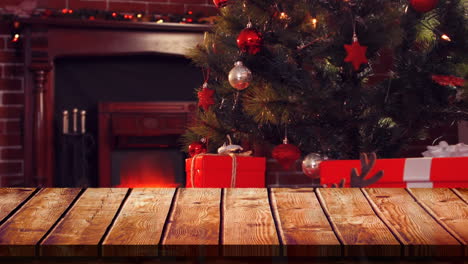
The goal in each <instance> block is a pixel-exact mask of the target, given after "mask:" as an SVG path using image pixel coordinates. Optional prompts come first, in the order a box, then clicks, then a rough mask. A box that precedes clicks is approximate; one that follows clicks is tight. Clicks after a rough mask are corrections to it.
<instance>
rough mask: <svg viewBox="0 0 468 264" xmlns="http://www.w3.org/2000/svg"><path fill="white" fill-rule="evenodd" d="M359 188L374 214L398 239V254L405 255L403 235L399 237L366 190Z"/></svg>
mask: <svg viewBox="0 0 468 264" xmlns="http://www.w3.org/2000/svg"><path fill="white" fill-rule="evenodd" d="M360 190H361V192H362V194H363V195H364V197H365V198H366V200H367V202H368V203H369V205H370V207H371V209H372V211H374V214H375V215H376V216H377V217H378V218H379V219H380V221H382V222H383V223H384V225H385V226H386V227H387V228H388V230H389V231H390V233H391V234H392V235H393V236H394V237H395V239H396V240H397V241H398V243H400V256H404V255H405V245H406V244H405V243H404V242H403V241H404V239H403V237H401V235H400V233H398V231H397V230H396V229H395V228H394V227H393V226H392V224H390V222H389V221H388V220H387V218H385V216H384V215H383V213H382V211H380V209H379V207H378V206H377V204H376V203H374V201H373V200H372V199H371V197H370V195H369V194H368V193H367V191H366V190H364V189H363V188H360Z"/></svg>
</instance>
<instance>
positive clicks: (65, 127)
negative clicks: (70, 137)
mask: <svg viewBox="0 0 468 264" xmlns="http://www.w3.org/2000/svg"><path fill="white" fill-rule="evenodd" d="M62 122H63V129H62V132H63V134H68V122H69V121H68V111H67V110H65V111H63V118H62Z"/></svg>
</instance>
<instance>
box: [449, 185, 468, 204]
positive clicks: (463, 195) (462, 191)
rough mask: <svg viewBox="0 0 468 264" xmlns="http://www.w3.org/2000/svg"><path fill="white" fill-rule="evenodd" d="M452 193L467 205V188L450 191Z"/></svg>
mask: <svg viewBox="0 0 468 264" xmlns="http://www.w3.org/2000/svg"><path fill="white" fill-rule="evenodd" d="M452 191H453V192H454V193H456V194H457V195H458V196H459V197H460V198H461V199H462V200H463V201H464V202H465V203H467V204H468V188H456V189H452Z"/></svg>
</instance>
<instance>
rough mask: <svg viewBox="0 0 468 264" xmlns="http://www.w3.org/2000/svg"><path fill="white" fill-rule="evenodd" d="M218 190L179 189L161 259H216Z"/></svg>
mask: <svg viewBox="0 0 468 264" xmlns="http://www.w3.org/2000/svg"><path fill="white" fill-rule="evenodd" d="M220 202H221V189H214V188H213V189H212V188H203V189H202V188H195V189H194V188H190V189H179V193H178V195H177V199H176V200H175V202H174V205H173V206H174V209H173V213H172V215H171V217H170V219H169V221H168V224H167V232H166V234H165V236H164V237H163V239H162V241H161V244H162V247H161V255H163V256H183V257H184V256H189V257H192V256H208V257H213V256H218V255H219V254H218V251H219V226H220Z"/></svg>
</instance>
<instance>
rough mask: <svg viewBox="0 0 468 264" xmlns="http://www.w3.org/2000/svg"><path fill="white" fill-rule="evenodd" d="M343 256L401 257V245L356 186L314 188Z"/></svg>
mask: <svg viewBox="0 0 468 264" xmlns="http://www.w3.org/2000/svg"><path fill="white" fill-rule="evenodd" d="M315 192H316V194H317V197H318V198H319V200H320V202H321V204H322V207H323V210H324V212H325V214H326V215H327V216H328V218H329V219H330V221H331V224H332V227H333V229H334V231H335V233H336V235H337V237H338V238H339V239H340V242H341V243H342V244H343V245H344V255H345V256H400V254H401V252H400V251H401V246H400V243H399V242H398V241H397V240H396V238H395V237H394V236H393V234H392V233H391V232H390V230H389V229H388V228H387V226H386V225H385V224H384V223H383V222H382V221H381V220H380V219H379V217H378V216H377V215H375V213H374V211H373V210H372V208H371V206H370V205H369V203H368V202H367V200H366V198H365V197H364V195H363V194H362V192H361V191H360V189H357V188H327V189H316V190H315Z"/></svg>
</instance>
